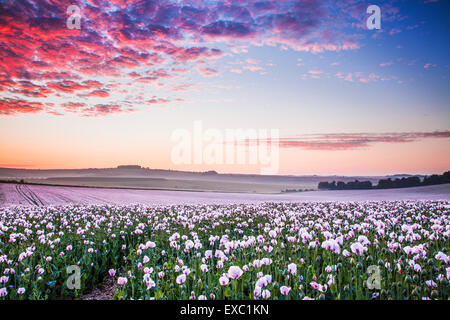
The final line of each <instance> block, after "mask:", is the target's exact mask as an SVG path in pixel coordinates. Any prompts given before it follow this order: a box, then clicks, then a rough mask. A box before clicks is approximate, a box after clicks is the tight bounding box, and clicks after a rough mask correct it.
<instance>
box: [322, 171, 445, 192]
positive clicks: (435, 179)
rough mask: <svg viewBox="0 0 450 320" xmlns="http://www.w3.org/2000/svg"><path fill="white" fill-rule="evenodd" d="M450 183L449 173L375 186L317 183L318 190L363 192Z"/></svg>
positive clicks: (359, 182) (395, 180)
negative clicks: (366, 190) (365, 190)
mask: <svg viewBox="0 0 450 320" xmlns="http://www.w3.org/2000/svg"><path fill="white" fill-rule="evenodd" d="M443 183H450V171H447V172H445V173H443V174H441V175H438V174H433V175H431V176H427V177H425V178H423V180H421V179H420V178H419V177H415V176H414V177H405V178H397V179H394V180H393V179H391V178H388V179H381V180H379V181H378V184H377V185H375V186H374V185H372V182H371V181H358V180H355V181H350V182H347V183H345V182H343V181H338V182H336V181H333V182H327V181H324V182H319V186H318V188H319V189H320V190H363V189H393V188H410V187H419V186H430V185H436V184H443Z"/></svg>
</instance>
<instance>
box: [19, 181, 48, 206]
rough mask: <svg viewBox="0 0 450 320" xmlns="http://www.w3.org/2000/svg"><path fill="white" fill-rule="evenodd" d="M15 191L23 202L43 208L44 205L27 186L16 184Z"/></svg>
mask: <svg viewBox="0 0 450 320" xmlns="http://www.w3.org/2000/svg"><path fill="white" fill-rule="evenodd" d="M16 191H17V193H19V194H20V195H21V196H22V197H23V198H24V199H25V201H27V202H28V203H29V204H31V205H33V206H38V207H39V206H45V203H44V202H43V201H42V199H41V198H39V197H38V196H37V195H36V193H34V192H33V191H32V190H31V189H30V187H29V186H27V185H24V184H16Z"/></svg>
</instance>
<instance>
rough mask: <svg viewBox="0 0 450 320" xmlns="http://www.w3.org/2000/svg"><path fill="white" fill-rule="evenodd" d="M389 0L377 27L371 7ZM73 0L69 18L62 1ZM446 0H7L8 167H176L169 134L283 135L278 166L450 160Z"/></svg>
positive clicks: (243, 168) (2, 98)
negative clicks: (76, 11)
mask: <svg viewBox="0 0 450 320" xmlns="http://www.w3.org/2000/svg"><path fill="white" fill-rule="evenodd" d="M370 4H374V5H378V6H379V7H380V8H381V29H379V30H377V29H375V30H369V29H368V28H367V25H366V21H367V19H368V17H369V16H370V14H368V13H367V12H366V10H367V7H368V5H370ZM70 5H76V6H78V7H79V8H80V16H81V19H80V29H79V30H78V29H69V28H68V27H67V19H68V18H69V17H70V14H68V13H67V8H68V7H69V6H70ZM449 9H450V5H449V3H448V1H442V0H441V1H438V0H434V1H433V0H432V1H430V0H418V1H403V0H396V1H394V0H393V1H378V2H373V3H372V2H370V3H368V2H366V1H359V0H354V1H319V0H305V1H290V0H286V1H270V0H267V1H260V0H244V1H204V0H186V1H175V0H163V1H126V0H114V1H89V0H80V1H66V0H58V1H44V2H43V1H37V0H26V1H1V2H0V167H10V168H25V169H77V168H113V167H116V166H118V165H127V164H137V165H141V166H143V167H150V168H152V169H171V170H188V171H207V170H216V171H217V172H219V173H251V174H254V173H259V172H260V166H258V165H248V164H206V163H202V164H195V163H192V164H178V165H177V164H175V163H174V162H173V161H172V159H171V151H172V149H173V147H174V142H173V141H172V134H173V132H174V131H176V130H180V129H183V130H188V131H190V130H193V126H194V123H195V122H196V121H201V122H202V124H203V126H204V129H205V130H207V129H214V130H217V131H218V132H225V131H226V130H227V129H254V130H271V129H277V130H279V134H280V137H279V147H280V152H279V170H278V174H282V175H314V174H317V175H334V174H336V175H373V176H376V175H387V174H404V173H405V174H406V173H407V174H432V173H438V174H441V173H443V172H445V171H448V170H449V169H450V167H449V165H450V127H449V123H450V122H449V120H450V108H449V101H450V91H449V90H448V89H449V88H450V81H449V80H450V79H449V75H450V61H449V57H450V55H449V53H450V37H449V34H448V30H449V22H448V18H447V12H449Z"/></svg>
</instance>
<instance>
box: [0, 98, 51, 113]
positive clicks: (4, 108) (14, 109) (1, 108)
mask: <svg viewBox="0 0 450 320" xmlns="http://www.w3.org/2000/svg"><path fill="white" fill-rule="evenodd" d="M44 109H45V105H44V104H43V103H40V102H31V101H26V100H20V99H9V98H5V99H0V115H16V114H20V113H38V112H41V111H42V110H44Z"/></svg>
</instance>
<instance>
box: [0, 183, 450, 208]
mask: <svg viewBox="0 0 450 320" xmlns="http://www.w3.org/2000/svg"><path fill="white" fill-rule="evenodd" d="M369 200H450V184H445V185H436V186H427V187H416V188H406V189H386V190H343V191H307V192H295V193H284V194H246V193H220V192H185V191H162V190H132V189H105V188H79V187H55V186H39V185H21V184H9V183H6V184H1V183H0V206H13V205H65V204H118V205H126V204H143V205H172V204H231V203H238V204H239V203H261V202H280V201H283V202H299V201H369Z"/></svg>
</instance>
